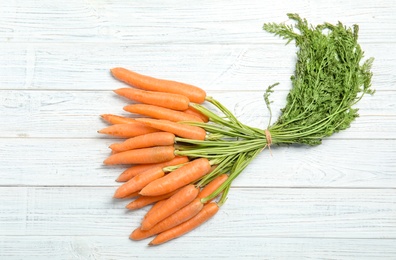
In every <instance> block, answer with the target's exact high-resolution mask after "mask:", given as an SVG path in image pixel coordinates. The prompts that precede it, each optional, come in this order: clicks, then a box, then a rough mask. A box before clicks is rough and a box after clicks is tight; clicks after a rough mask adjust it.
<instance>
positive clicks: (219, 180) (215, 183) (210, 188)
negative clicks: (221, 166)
mask: <svg viewBox="0 0 396 260" xmlns="http://www.w3.org/2000/svg"><path fill="white" fill-rule="evenodd" d="M227 178H228V175H227V174H221V175H220V176H218V177H216V178H215V179H213V180H212V181H211V182H210V183H208V184H207V185H206V186H205V187H204V188H203V189H202V190H201V191H200V192H199V194H198V198H200V199H202V198H205V197H207V196H209V195H210V194H212V193H213V192H214V191H215V190H216V189H217V188H218V187H220V185H221V184H223V183H224V182H225V181H226V180H227Z"/></svg>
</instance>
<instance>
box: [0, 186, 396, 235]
mask: <svg viewBox="0 0 396 260" xmlns="http://www.w3.org/2000/svg"><path fill="white" fill-rule="evenodd" d="M112 192H113V189H112V188H100V187H81V188H78V187H1V188H0V194H1V198H3V199H2V200H3V202H2V207H1V209H0V213H1V214H0V220H1V221H0V230H2V236H7V235H11V236H15V235H18V236H19V235H24V236H86V235H93V236H122V237H125V238H126V239H127V238H128V235H129V234H130V232H131V231H132V230H133V229H134V228H136V227H137V226H138V225H139V224H140V221H141V219H142V217H143V215H144V214H145V212H146V211H147V208H144V209H142V210H138V211H132V212H127V211H126V209H125V208H124V206H125V205H126V203H127V202H126V201H115V200H113V199H112ZM302 202H303V203H302ZM395 202H396V194H395V192H394V189H279V188H278V189H254V188H239V189H236V188H233V189H231V191H230V193H229V196H228V201H227V203H226V204H225V205H224V206H223V207H222V208H221V210H220V211H219V213H218V214H217V215H216V216H215V217H214V218H213V219H211V220H210V221H208V222H207V223H206V224H205V225H204V226H200V227H199V228H197V231H196V232H191V233H190V235H191V236H192V237H222V238H224V240H226V238H228V237H301V238H314V237H320V238H350V239H357V238H360V239H362V238H366V239H374V238H376V239H395V238H396V223H395V217H396V203H395ZM208 230H210V231H208Z"/></svg>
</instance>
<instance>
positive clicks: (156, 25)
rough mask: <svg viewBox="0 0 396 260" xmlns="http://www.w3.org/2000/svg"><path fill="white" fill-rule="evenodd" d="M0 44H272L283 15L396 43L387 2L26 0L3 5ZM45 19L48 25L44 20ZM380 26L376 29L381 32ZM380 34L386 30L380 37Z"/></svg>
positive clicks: (390, 3) (366, 38)
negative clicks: (268, 32) (270, 28)
mask: <svg viewBox="0 0 396 260" xmlns="http://www.w3.org/2000/svg"><path fill="white" fill-rule="evenodd" d="M0 10H2V11H1V12H0V17H1V20H0V22H1V24H2V28H1V31H0V39H1V40H2V41H5V42H78V43H81V42H120V41H122V42H133V43H136V42H138V43H145V44H147V43H161V44H173V43H194V44H200V43H210V44H213V43H224V44H229V43H230V40H231V39H232V40H233V41H234V42H238V43H243V44H247V43H251V42H255V43H257V42H262V41H270V42H271V41H272V42H273V41H274V39H273V38H271V37H268V36H265V35H264V34H263V32H262V30H261V27H262V25H263V23H264V22H284V21H286V20H287V17H286V13H288V12H296V13H299V14H300V15H301V16H303V17H309V18H310V19H309V20H310V21H311V22H312V23H322V22H324V18H326V21H328V22H332V23H336V22H338V21H339V20H342V21H343V22H344V23H345V24H349V25H352V24H353V23H358V24H359V25H360V26H361V27H362V29H364V30H363V31H364V33H362V36H361V39H362V41H367V42H378V41H379V39H380V41H381V42H395V35H396V33H395V28H394V27H393V26H392V25H393V23H394V18H393V14H394V13H395V11H396V7H395V5H394V3H393V1H392V0H383V1H381V2H380V4H378V3H377V2H373V1H368V0H363V1H359V2H355V1H348V2H343V1H335V2H334V1H332V2H329V1H325V0H320V1H314V2H313V1H309V0H298V1H292V2H288V3H287V4H284V3H272V2H271V3H270V2H263V1H260V0H254V1H249V3H246V1H244V0H237V1H233V2H232V4H230V3H229V2H228V1H225V0H221V1H209V0H206V1H199V2H194V1H177V0H171V1H134V2H130V1H128V0H123V1H117V4H114V2H112V1H85V2H81V1H78V0H72V1H68V2H67V3H65V2H64V1H59V0H56V1H52V0H45V1H39V2H37V1H25V2H24V5H23V6H22V5H19V4H18V2H13V1H9V2H3V3H2V4H1V8H0ZM49 21H51V22H49ZM379 28H380V29H381V30H379ZM383 32H386V34H384V33H383Z"/></svg>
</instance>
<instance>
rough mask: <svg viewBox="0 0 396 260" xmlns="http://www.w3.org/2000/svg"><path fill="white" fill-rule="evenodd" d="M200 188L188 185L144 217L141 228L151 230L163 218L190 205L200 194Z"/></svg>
mask: <svg viewBox="0 0 396 260" xmlns="http://www.w3.org/2000/svg"><path fill="white" fill-rule="evenodd" d="M198 192H199V189H198V188H197V187H195V186H194V185H193V184H190V185H187V186H185V187H183V188H182V189H180V190H179V191H178V192H176V193H175V194H174V195H172V197H170V198H169V199H167V200H166V201H165V203H164V204H163V205H162V206H161V207H160V208H158V209H157V210H156V211H155V212H154V211H153V212H152V213H151V214H149V215H147V216H146V218H144V220H143V222H142V225H141V229H142V230H149V229H151V228H152V227H153V226H154V225H155V224H157V223H158V222H160V221H161V220H163V219H165V218H167V217H169V216H170V215H172V214H173V213H175V212H176V211H178V210H179V209H181V208H183V207H184V206H186V205H188V204H189V203H190V202H191V201H193V200H194V199H195V198H196V197H197V195H198Z"/></svg>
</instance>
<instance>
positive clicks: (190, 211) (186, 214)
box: [129, 198, 204, 240]
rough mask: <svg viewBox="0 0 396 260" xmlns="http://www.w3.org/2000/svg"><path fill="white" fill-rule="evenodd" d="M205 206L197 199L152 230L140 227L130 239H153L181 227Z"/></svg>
mask: <svg viewBox="0 0 396 260" xmlns="http://www.w3.org/2000/svg"><path fill="white" fill-rule="evenodd" d="M203 206H204V204H202V203H201V200H200V199H198V198H196V199H194V200H193V201H192V202H191V203H190V204H188V205H187V206H185V207H184V208H182V209H180V210H178V211H176V212H175V213H173V214H172V215H170V216H169V217H167V218H166V219H164V220H161V221H160V222H158V223H157V224H156V225H155V226H153V227H152V228H151V229H149V230H142V229H141V227H138V228H137V229H135V230H134V231H133V232H132V233H131V235H130V236H129V238H130V239H132V240H142V239H145V238H147V237H151V236H154V235H156V234H159V233H161V232H164V231H166V230H168V229H171V228H173V227H175V226H177V225H180V224H181V223H184V222H186V221H187V220H189V219H191V218H192V217H194V216H195V215H197V214H198V212H200V211H201V209H202V208H203ZM147 214H148V213H147Z"/></svg>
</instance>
